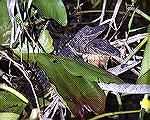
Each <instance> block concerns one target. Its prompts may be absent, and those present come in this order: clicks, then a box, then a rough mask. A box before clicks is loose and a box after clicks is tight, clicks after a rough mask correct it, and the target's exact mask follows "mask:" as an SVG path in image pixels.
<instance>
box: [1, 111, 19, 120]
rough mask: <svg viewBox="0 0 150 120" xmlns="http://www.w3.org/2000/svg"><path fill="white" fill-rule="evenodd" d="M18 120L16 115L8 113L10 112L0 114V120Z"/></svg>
mask: <svg viewBox="0 0 150 120" xmlns="http://www.w3.org/2000/svg"><path fill="white" fill-rule="evenodd" d="M18 118H19V115H18V114H14V113H10V112H3V113H0V119H1V120H17V119H18Z"/></svg>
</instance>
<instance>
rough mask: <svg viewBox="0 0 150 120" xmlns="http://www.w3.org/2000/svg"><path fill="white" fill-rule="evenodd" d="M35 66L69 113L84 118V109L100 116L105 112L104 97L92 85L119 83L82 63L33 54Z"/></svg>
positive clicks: (99, 90)
mask: <svg viewBox="0 0 150 120" xmlns="http://www.w3.org/2000/svg"><path fill="white" fill-rule="evenodd" d="M35 60H36V61H37V64H38V65H39V66H40V68H41V69H42V70H44V71H45V72H46V74H47V76H48V77H49V80H50V83H52V84H54V85H55V86H56V88H57V90H58V93H59V94H60V95H61V96H62V97H63V99H64V101H65V102H66V103H67V105H68V106H69V108H70V109H71V111H72V113H74V115H76V116H78V117H82V116H84V111H83V108H84V105H85V106H89V107H90V108H91V109H92V110H93V111H94V112H95V113H97V114H101V113H102V112H103V110H104V108H105V95H104V92H103V91H102V90H101V89H100V88H99V86H98V85H97V83H96V82H105V83H109V82H112V83H118V84H119V83H122V81H121V80H120V79H119V78H117V77H114V76H112V75H110V74H109V73H108V72H106V71H105V70H103V69H99V68H97V67H95V66H93V65H89V64H88V63H85V62H79V61H75V60H72V59H68V58H63V57H59V56H54V55H48V54H42V53H41V54H37V55H36V56H35Z"/></svg>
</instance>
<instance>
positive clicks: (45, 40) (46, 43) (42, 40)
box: [38, 30, 54, 53]
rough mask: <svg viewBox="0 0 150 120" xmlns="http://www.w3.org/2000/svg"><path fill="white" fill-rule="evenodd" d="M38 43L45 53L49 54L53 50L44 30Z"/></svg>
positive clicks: (50, 39) (48, 36)
mask: <svg viewBox="0 0 150 120" xmlns="http://www.w3.org/2000/svg"><path fill="white" fill-rule="evenodd" d="M38 41H39V43H40V44H41V45H42V47H43V48H44V50H45V51H46V52H47V53H51V52H52V51H53V50H54V47H53V39H52V37H51V36H50V34H49V31H48V30H44V31H43V32H42V34H41V35H40V37H39V39H38Z"/></svg>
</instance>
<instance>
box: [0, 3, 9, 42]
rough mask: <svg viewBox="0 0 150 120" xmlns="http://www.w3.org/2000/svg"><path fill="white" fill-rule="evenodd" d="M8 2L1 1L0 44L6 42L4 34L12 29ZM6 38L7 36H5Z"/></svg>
mask: <svg viewBox="0 0 150 120" xmlns="http://www.w3.org/2000/svg"><path fill="white" fill-rule="evenodd" d="M9 22H10V19H9V14H8V10H7V3H6V0H0V44H1V43H2V42H3V41H4V40H3V39H4V37H3V33H4V31H5V32H6V30H7V29H10V28H11V24H9ZM5 37H6V36H5Z"/></svg>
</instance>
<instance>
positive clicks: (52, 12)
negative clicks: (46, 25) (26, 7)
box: [33, 0, 68, 26]
mask: <svg viewBox="0 0 150 120" xmlns="http://www.w3.org/2000/svg"><path fill="white" fill-rule="evenodd" d="M33 3H34V4H35V5H36V6H37V7H38V9H39V10H40V12H41V13H42V15H43V16H44V17H45V18H47V19H50V18H52V19H54V20H56V21H57V22H58V23H59V24H61V25H62V26H66V25H67V22H68V21H67V13H66V9H65V6H64V4H63V2H62V0H33Z"/></svg>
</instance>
